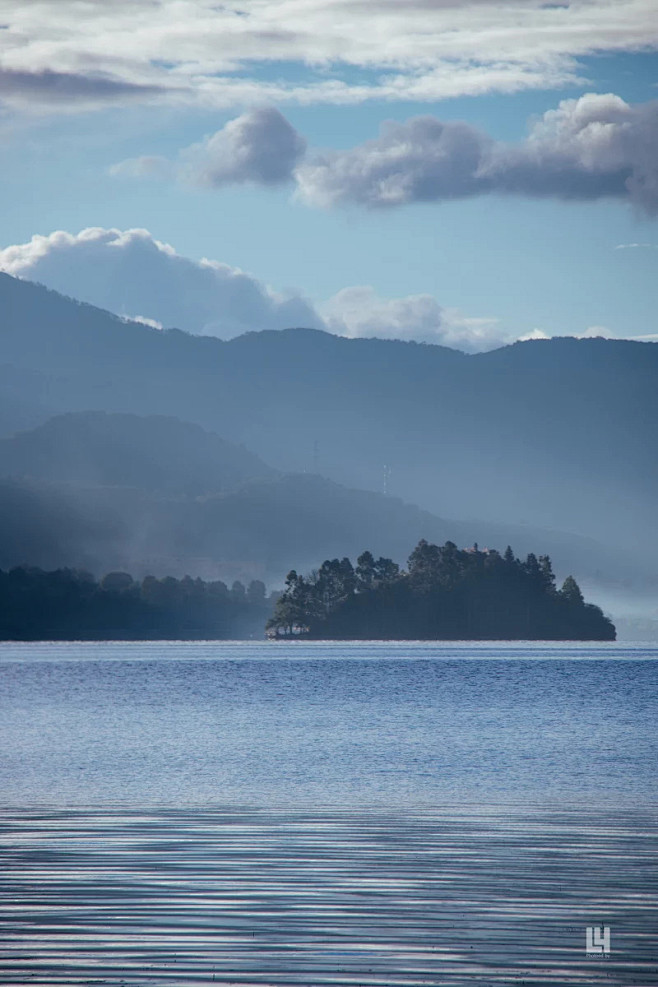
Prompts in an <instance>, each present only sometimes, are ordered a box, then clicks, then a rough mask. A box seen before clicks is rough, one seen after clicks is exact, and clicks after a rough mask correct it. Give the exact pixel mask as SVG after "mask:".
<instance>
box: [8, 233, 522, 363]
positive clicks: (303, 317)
mask: <svg viewBox="0 0 658 987" xmlns="http://www.w3.org/2000/svg"><path fill="white" fill-rule="evenodd" d="M0 270H3V271H6V272H7V273H8V274H13V275H14V276H16V277H21V278H25V279H28V280H32V281H40V282H41V283H43V284H45V285H47V286H48V287H49V288H54V289H55V290H57V291H61V292H64V293H65V294H68V295H71V296H73V297H74V298H79V299H81V300H82V301H87V302H90V303H91V304H94V305H98V306H100V307H102V308H106V309H109V310H110V311H113V312H116V313H117V314H119V315H123V316H125V317H129V318H134V319H140V320H142V321H145V322H147V323H148V324H151V325H152V324H159V325H164V326H177V327H178V328H180V329H185V330H187V331H189V332H194V333H200V334H205V335H213V336H218V337H219V338H221V339H230V338H231V337H233V336H236V335H239V334H241V333H244V332H249V331H252V330H259V329H284V328H288V327H291V326H304V327H309V328H317V329H325V330H327V331H329V332H333V333H335V334H337V335H341V336H350V337H353V338H354V337H362V336H378V337H380V338H384V339H403V340H416V341H419V342H429V343H438V344H441V345H444V346H450V347H453V348H455V349H461V350H465V351H467V352H477V351H480V350H487V349H494V348H495V347H497V346H501V345H503V344H505V343H508V342H512V341H513V336H512V335H511V334H510V333H508V332H506V331H505V330H504V329H503V328H502V327H501V326H500V325H499V324H498V322H497V321H496V320H495V319H473V318H468V317H467V316H465V315H463V313H460V312H459V311H457V310H456V309H450V308H443V307H442V306H441V305H439V303H438V302H437V301H436V299H435V298H433V297H432V296H431V295H411V296H408V297H406V298H397V299H385V298H381V297H379V296H378V295H377V293H376V292H375V290H374V289H373V288H372V287H369V286H356V287H355V286H353V287H348V288H344V289H343V290H342V291H339V292H338V293H337V294H336V295H334V296H333V297H332V298H330V299H329V300H328V301H326V302H325V303H323V304H321V305H318V306H314V305H312V304H311V303H310V302H308V301H307V300H306V299H304V298H302V297H300V296H292V297H285V296H282V295H279V294H277V293H276V292H275V291H273V290H272V289H271V288H269V287H267V286H266V285H264V284H263V283H262V282H261V281H259V280H258V279H257V278H255V277H254V276H253V275H251V274H247V273H245V272H243V271H239V270H237V269H236V268H234V267H230V266H229V265H227V264H220V263H218V262H217V261H210V260H201V261H193V260H190V259H188V258H186V257H182V256H181V255H180V254H178V253H176V251H175V250H174V249H173V247H171V246H169V245H168V244H165V243H161V242H160V241H158V240H156V239H155V238H154V237H153V236H152V235H151V234H150V233H149V232H148V231H147V230H126V231H121V230H113V229H110V230H106V229H100V228H92V229H87V230H82V232H81V233H79V234H77V235H74V234H71V233H67V232H63V231H58V232H56V233H52V234H50V236H35V237H33V238H32V240H30V241H29V243H23V244H17V245H14V246H10V247H6V248H5V249H4V250H0Z"/></svg>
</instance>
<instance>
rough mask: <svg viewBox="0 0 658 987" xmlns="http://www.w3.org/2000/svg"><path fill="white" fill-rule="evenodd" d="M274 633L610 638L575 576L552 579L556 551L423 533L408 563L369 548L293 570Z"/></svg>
mask: <svg viewBox="0 0 658 987" xmlns="http://www.w3.org/2000/svg"><path fill="white" fill-rule="evenodd" d="M267 630H268V633H269V634H270V635H271V636H276V637H281V636H284V637H290V636H295V637H305V638H314V639H323V638H324V639H342V640H348V639H362V640H368V639H371V640H376V639H379V640H394V639H398V640H535V641H538V640H553V641H569V640H574V641H614V640H615V627H614V625H613V624H612V622H611V621H610V620H608V618H607V617H605V616H604V614H603V613H602V611H601V610H600V609H599V608H598V607H596V606H594V605H593V604H591V603H585V601H584V599H583V595H582V593H581V591H580V589H579V587H578V584H577V583H576V581H575V579H574V578H573V577H572V576H568V577H567V579H565V581H564V584H563V585H562V587H561V588H560V589H558V588H557V587H556V584H555V576H554V574H553V569H552V566H551V560H550V558H549V557H548V556H547V555H541V556H539V558H537V557H536V556H535V555H534V554H532V553H531V554H529V555H528V556H527V558H526V559H525V560H524V561H522V560H521V559H517V558H516V557H515V555H514V553H513V551H512V549H511V548H509V547H508V548H507V550H506V552H505V553H504V555H501V554H500V553H499V552H497V551H495V550H493V549H485V550H483V551H480V550H479V549H478V547H477V545H475V546H473V548H469V549H463V550H460V549H458V548H457V546H456V545H455V544H454V543H453V542H450V541H448V542H446V544H445V545H443V546H442V547H439V546H437V545H430V544H428V543H427V542H426V541H424V540H423V541H420V542H419V543H418V545H417V546H416V548H415V549H414V550H413V552H412V553H411V555H410V556H409V560H408V563H407V568H406V570H403V569H400V567H399V566H398V565H397V564H396V563H395V562H393V561H392V560H391V559H385V558H380V559H375V558H374V557H373V556H372V554H371V553H370V552H364V553H363V554H362V555H361V556H359V558H358V559H357V564H356V566H353V565H352V563H351V562H350V560H349V559H347V558H344V559H340V560H339V559H333V560H327V561H325V562H323V563H322V565H321V566H320V568H319V569H318V570H316V571H314V572H312V573H311V574H310V575H308V576H300V575H298V574H297V573H296V572H294V571H292V572H290V573H289V574H288V577H287V579H286V588H285V591H284V592H283V594H282V595H281V596H280V598H279V600H278V602H277V604H276V607H275V610H274V614H273V616H272V617H271V619H270V620H269V621H268V624H267Z"/></svg>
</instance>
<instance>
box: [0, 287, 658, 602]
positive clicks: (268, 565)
mask: <svg viewBox="0 0 658 987" xmlns="http://www.w3.org/2000/svg"><path fill="white" fill-rule="evenodd" d="M0 311H1V312H2V325H1V328H0V436H3V437H4V439H3V441H2V442H1V443H0V477H4V481H3V484H2V498H3V507H4V511H3V514H4V518H5V520H4V522H3V527H4V528H5V536H4V537H5V539H9V541H8V542H7V541H6V540H3V545H4V546H6V545H7V544H9V543H11V544H13V545H14V548H13V549H12V550H11V551H9V552H7V550H6V548H4V547H3V548H2V555H1V556H0V565H2V564H3V561H2V559H5V562H4V564H8V563H7V561H6V560H7V559H9V558H10V557H11V559H14V560H15V559H16V558H17V556H16V554H15V553H16V552H19V551H20V541H21V539H20V538H19V537H18V535H17V531H18V528H17V527H16V525H14V526H13V528H12V524H11V523H10V522H9V521H8V520H7V519H8V518H9V517H15V510H14V508H12V509H11V510H10V506H9V505H10V504H11V503H14V504H18V503H20V502H22V503H23V504H28V503H29V504H31V505H32V507H31V508H30V510H31V511H33V512H34V513H35V516H36V517H50V518H51V520H52V512H53V511H54V510H55V509H57V511H59V512H60V515H61V517H62V519H64V518H66V519H67V520H66V522H64V520H62V524H63V525H64V528H65V529H66V530H67V531H68V532H69V534H68V535H67V536H66V537H65V538H63V539H61V540H60V542H59V543H58V545H59V547H57V548H56V549H55V550H54V554H53V557H55V556H56V557H58V558H59V555H60V553H61V552H63V553H64V554H66V551H67V550H68V551H70V552H71V553H72V551H73V546H79V550H78V548H76V553H77V554H76V558H79V559H83V558H84V557H88V559H89V561H90V562H93V563H94V564H95V565H97V564H98V563H99V561H102V560H104V559H108V560H109V559H110V557H112V558H114V559H116V560H118V561H120V560H121V559H126V558H127V560H128V561H130V560H132V561H133V562H136V561H137V559H138V558H140V559H141V560H142V561H143V560H144V559H148V558H151V559H153V558H155V557H156V556H155V555H154V552H155V551H156V549H157V551H158V553H159V557H160V558H162V559H170V560H171V559H179V560H180V561H181V564H182V565H184V564H185V561H186V560H193V559H196V560H197V563H198V561H199V560H200V559H206V560H208V559H213V558H214V559H215V561H216V562H217V563H219V561H221V562H222V564H224V565H226V566H229V564H234V563H245V562H249V564H250V565H251V564H252V563H253V566H254V569H259V570H260V572H261V573H263V572H264V573H267V574H268V575H271V576H272V577H273V578H274V577H275V576H278V575H280V573H282V572H283V571H285V569H286V568H289V567H293V566H299V567H303V566H307V565H309V564H312V563H313V562H314V561H317V560H318V559H320V558H323V557H326V556H329V555H332V554H341V553H342V554H353V553H354V552H358V551H361V550H363V549H364V548H366V547H367V548H370V549H371V550H372V551H374V552H376V553H378V554H379V553H381V554H389V555H392V556H394V557H395V556H396V554H397V553H398V552H399V551H401V550H402V548H401V546H402V545H403V544H404V545H405V546H406V547H407V548H408V545H409V544H410V543H413V539H414V538H415V537H416V535H415V532H417V533H418V536H419V537H421V536H422V537H426V538H428V539H430V540H437V541H443V540H445V538H448V537H449V538H451V539H452V540H455V541H456V542H457V543H458V544H461V545H465V544H470V543H472V541H473V540H479V541H480V542H481V543H482V542H487V543H489V544H492V545H495V547H503V548H504V545H503V541H504V542H505V543H507V542H508V541H509V542H512V544H513V545H514V548H515V550H516V551H517V552H522V551H530V550H533V551H538V552H544V551H548V552H550V553H551V554H552V555H553V557H554V562H555V566H556V569H557V570H558V572H560V571H561V570H562V571H564V570H565V569H566V568H568V569H569V571H571V570H575V571H576V574H577V575H580V576H581V578H583V577H584V582H585V584H586V585H587V583H588V581H589V582H590V583H591V584H592V585H594V584H598V585H600V586H601V587H603V588H604V589H605V591H606V592H609V593H610V594H613V593H621V594H623V593H626V594H628V595H635V596H638V594H639V595H642V594H644V595H645V596H646V597H647V599H650V597H651V594H653V593H654V592H655V587H656V565H655V558H656V553H657V552H658V531H657V529H656V525H655V516H654V515H655V494H656V484H657V481H658V463H657V461H656V457H655V454H654V453H653V450H654V449H655V448H656V447H657V439H658V434H657V432H658V387H657V386H656V384H657V382H658V347H656V346H655V345H653V344H651V343H637V342H629V341H620V340H604V339H581V340H577V339H571V338H558V339H552V340H541V341H528V342H523V343H516V344H514V345H512V346H507V347H503V348H501V349H499V350H494V351H492V352H489V353H481V354H475V355H466V354H463V353H460V352H457V351H455V350H451V349H447V348H444V347H440V346H434V345H424V344H415V343H402V342H395V341H385V340H379V339H358V340H351V339H345V338H340V337H336V336H333V335H330V334H328V333H324V332H319V331H316V330H308V329H290V330H285V331H280V332H271V331H268V332H253V333H248V334H246V335H244V336H240V337H237V338H235V339H233V340H230V341H228V342H223V341H220V340H218V339H216V338H211V337H199V336H191V335H188V334H187V333H185V332H183V331H181V330H178V329H170V330H159V329H155V328H152V327H150V326H147V325H144V324H141V323H135V322H127V321H126V320H123V319H121V318H119V317H117V316H115V315H112V314H111V313H109V312H105V311H103V310H100V309H97V308H94V307H93V306H90V305H86V304H81V303H78V302H76V301H75V300H73V299H69V298H66V297H64V296H61V295H58V294H57V293H55V292H52V291H49V290H47V289H45V288H43V287H42V286H40V285H35V284H32V283H30V282H25V281H20V280H17V279H15V278H12V277H10V276H8V275H2V274H0ZM100 412H104V413H108V412H109V413H110V414H105V415H102V414H98V413H100ZM72 413H74V414H72ZM129 416H133V417H129ZM50 419H54V421H49V420H50ZM175 419H178V421H176V420H175ZM19 431H22V432H23V434H22V435H17V434H16V433H17V432H19ZM145 450H148V453H149V457H150V458H148V457H147V456H146V455H145ZM156 453H157V454H156ZM266 464H267V465H266ZM318 474H320V475H318ZM414 505H417V506H414ZM12 511H14V513H13V514H12ZM7 512H8V513H7ZM28 513H29V512H27V513H26V514H25V520H26V522H27V516H28ZM76 518H77V520H76ZM71 525H73V528H76V526H77V528H79V529H80V531H79V535H77V534H76V536H75V537H73V528H72V527H71ZM19 527H20V525H19ZM37 527H38V526H37ZM47 527H49V537H50V540H51V542H52V539H53V538H54V537H55V535H56V526H55V528H53V526H52V524H50V526H47ZM77 528H76V530H77ZM9 529H11V530H9ZM35 530H36V529H35V525H34V520H33V521H30V523H29V525H28V531H32V532H33V534H32V536H31V541H30V538H28V535H27V534H26V535H25V538H26V540H25V542H24V544H36V543H37V542H39V538H38V537H37V536H36V535H34V531H35ZM12 531H13V533H14V537H13V539H12ZM87 535H88V536H89V537H88V538H87V537H86V536H87ZM47 541H48V539H46V537H45V533H44V540H43V543H42V544H43V545H44V546H45V544H46V543H47ZM111 545H114V546H115V551H114V555H112V553H111V551H110V546H111ZM66 546H68V549H67V548H66ZM46 554H47V553H46ZM73 554H75V553H73ZM23 561H27V562H32V563H33V564H43V558H42V559H41V561H37V558H36V557H35V558H30V559H24V560H23ZM401 561H403V560H401ZM208 564H210V563H208ZM199 574H203V573H202V572H201V573H199Z"/></svg>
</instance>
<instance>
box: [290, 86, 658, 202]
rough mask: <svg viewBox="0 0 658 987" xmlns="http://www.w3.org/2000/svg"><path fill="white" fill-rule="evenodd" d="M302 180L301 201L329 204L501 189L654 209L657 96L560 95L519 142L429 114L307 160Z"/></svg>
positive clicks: (299, 173)
mask: <svg viewBox="0 0 658 987" xmlns="http://www.w3.org/2000/svg"><path fill="white" fill-rule="evenodd" d="M296 178H297V184H298V190H299V195H300V196H301V198H302V199H303V200H304V201H305V202H307V203H309V204H311V205H319V206H325V207H326V206H333V205H338V204H346V203H358V204H360V205H366V206H393V205H402V204H405V203H410V202H428V201H439V200H442V199H456V198H464V197H467V196H473V195H483V194H487V193H500V194H509V195H524V196H538V197H547V196H550V197H554V198H563V199H580V200H588V199H599V198H603V197H614V198H625V199H628V200H630V201H631V202H633V203H634V204H635V205H636V206H638V207H639V208H640V209H642V210H644V211H646V212H648V213H649V214H655V213H656V212H658V101H653V102H650V103H645V104H638V105H635V106H631V105H629V104H628V103H626V102H625V101H624V100H623V99H621V98H620V97H619V96H615V95H614V94H612V93H609V94H605V95H600V94H596V93H588V94H586V95H584V96H582V97H581V98H580V99H572V100H564V101H563V102H561V103H560V104H559V106H558V108H557V109H556V110H550V111H548V112H547V113H545V114H544V116H543V117H542V118H541V119H540V120H539V121H538V122H536V123H535V124H534V125H533V127H532V129H531V131H530V134H529V136H528V138H527V139H526V140H525V141H522V142H521V143H519V144H508V143H504V142H502V141H494V140H493V139H492V138H491V137H489V136H488V135H487V134H485V133H483V132H482V131H480V130H478V129H476V128H475V127H472V126H470V125H468V124H465V123H453V122H449V123H443V122H441V121H440V120H437V119H436V118H434V117H430V116H423V117H416V118H414V119H411V120H408V121H407V122H405V123H395V122H389V123H387V124H385V125H384V127H383V128H382V131H381V134H380V136H379V137H378V138H376V139H375V140H371V141H367V142H366V143H364V144H361V145H358V146H357V147H355V148H352V149H350V150H346V151H329V152H324V153H318V154H315V155H313V156H311V157H309V158H308V159H307V160H306V161H304V162H302V164H300V166H299V167H298V168H297V172H296Z"/></svg>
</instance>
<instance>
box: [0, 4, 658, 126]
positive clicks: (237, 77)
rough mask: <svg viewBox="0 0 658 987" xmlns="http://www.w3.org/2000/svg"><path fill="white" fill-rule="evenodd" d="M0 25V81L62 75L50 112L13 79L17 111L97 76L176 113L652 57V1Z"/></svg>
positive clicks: (98, 99) (423, 89) (557, 77)
mask: <svg viewBox="0 0 658 987" xmlns="http://www.w3.org/2000/svg"><path fill="white" fill-rule="evenodd" d="M0 23H2V24H3V26H4V30H3V32H2V33H3V39H2V40H3V45H2V60H3V65H4V67H5V69H7V70H8V71H11V72H15V73H27V74H28V75H33V76H37V77H38V76H39V73H45V72H51V73H59V74H61V76H62V86H61V89H60V92H59V99H58V101H55V100H51V99H49V96H48V94H46V93H44V91H43V87H40V86H39V84H38V82H39V80H38V78H37V79H35V80H30V79H27V81H26V80H22V81H21V79H20V78H18V77H16V78H15V79H14V85H15V90H14V91H15V92H17V93H18V94H19V98H20V100H25V99H27V100H28V101H29V100H31V101H32V102H33V103H34V105H36V106H38V107H40V108H43V107H44V106H47V105H48V104H49V105H50V107H51V108H55V107H57V108H60V109H61V108H62V107H63V106H65V105H68V106H69V107H71V108H75V107H77V106H80V105H82V106H83V107H88V106H89V105H90V100H89V93H88V92H87V93H85V92H84V89H85V86H87V85H93V83H94V79H98V78H99V77H101V76H105V77H106V78H107V79H111V80H114V82H115V83H116V84H123V85H125V86H126V87H127V88H126V90H125V92H124V93H123V97H124V98H126V99H133V98H135V97H137V98H142V99H144V100H150V99H151V98H152V95H153V94H152V93H150V92H149V89H152V90H154V91H155V92H157V94H159V96H162V97H163V98H165V99H167V100H169V101H170V102H172V103H177V104H179V105H180V104H181V103H182V104H189V103H194V104H196V105H200V106H206V107H209V106H215V107H216V106H221V107H228V106H235V105H249V104H253V103H258V102H276V103H281V102H284V101H289V100H290V101H292V100H294V101H296V102H298V103H317V102H326V103H355V102H362V101H364V100H368V99H378V100H382V99H387V100H411V99H413V100H427V101H435V100H437V99H444V98H447V97H454V96H459V95H475V94H481V93H487V92H516V91H520V90H523V89H529V88H536V89H539V88H541V89H546V88H549V87H559V86H564V85H566V84H574V83H577V82H579V81H582V80H580V70H579V66H578V62H577V60H578V59H579V58H581V57H583V56H587V55H592V54H598V53H601V52H621V51H630V52H632V51H638V50H647V49H651V48H655V47H656V46H658V21H657V19H656V17H655V2H653V0H597V2H596V3H593V2H592V0H569V2H568V3H567V2H565V3H546V2H545V0H405V2H404V3H394V2H392V0H379V2H378V3H376V4H373V3H371V2H365V0H304V2H303V3H300V2H299V0H259V2H258V3H254V2H253V0H232V2H231V3H230V4H224V3H218V2H217V0H105V2H101V0H94V2H87V3H80V2H79V0H57V2H56V3H54V2H52V0H22V2H21V3H16V0H0ZM355 69H356V70H358V71H355ZM66 77H75V78H76V79H77V80H78V82H77V84H75V85H74V84H73V83H72V82H71V84H70V85H68V84H66V82H65V78H66ZM52 81H54V80H52ZM32 82H35V83H36V84H35V85H34V86H32V91H31V92H30V91H29V88H30V86H31V85H32ZM136 87H137V88H136ZM139 87H145V88H144V89H143V91H142V92H141V95H140V93H139ZM101 89H102V87H101V88H99V89H97V91H96V92H95V94H94V99H93V102H95V103H96V104H97V105H103V103H104V102H106V101H107V100H108V99H109V100H115V99H116V98H118V97H120V94H119V92H118V91H117V90H116V88H114V89H113V90H112V91H110V89H109V88H106V89H104V90H102V91H101Z"/></svg>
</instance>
